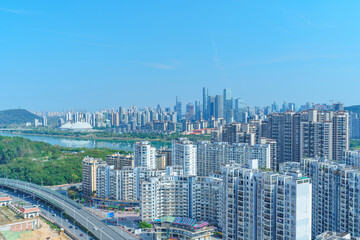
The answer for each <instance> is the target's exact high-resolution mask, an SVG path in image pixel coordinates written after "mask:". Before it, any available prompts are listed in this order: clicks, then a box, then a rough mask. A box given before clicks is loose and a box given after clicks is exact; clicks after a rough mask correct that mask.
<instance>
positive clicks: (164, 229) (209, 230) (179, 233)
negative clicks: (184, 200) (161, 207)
mask: <svg viewBox="0 0 360 240" xmlns="http://www.w3.org/2000/svg"><path fill="white" fill-rule="evenodd" d="M215 231H216V228H215V227H213V226H211V225H209V223H208V222H204V221H199V220H197V219H193V218H186V217H167V216H165V217H162V218H160V219H156V220H155V222H154V224H153V225H152V228H151V231H150V232H145V233H142V234H141V235H140V237H141V238H142V239H152V240H168V239H171V240H180V239H186V240H199V239H202V240H211V239H213V238H212V235H213V234H214V232H215Z"/></svg>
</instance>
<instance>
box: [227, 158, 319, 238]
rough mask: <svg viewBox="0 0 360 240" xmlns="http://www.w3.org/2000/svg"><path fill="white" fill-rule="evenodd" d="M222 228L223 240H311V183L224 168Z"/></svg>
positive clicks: (252, 165) (253, 166) (249, 169)
mask: <svg viewBox="0 0 360 240" xmlns="http://www.w3.org/2000/svg"><path fill="white" fill-rule="evenodd" d="M223 193H224V194H223V195H222V197H223V208H224V210H223V215H222V227H223V236H224V239H225V240H235V239H236V240H237V239H254V240H255V239H265V240H271V239H308V240H310V239H312V238H311V182H310V179H308V178H304V177H299V175H295V174H293V175H280V174H277V173H273V172H263V171H260V170H259V169H258V166H257V161H256V160H250V161H249V164H248V166H244V167H241V166H239V165H228V166H225V167H224V168H223Z"/></svg>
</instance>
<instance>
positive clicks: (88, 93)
mask: <svg viewBox="0 0 360 240" xmlns="http://www.w3.org/2000/svg"><path fill="white" fill-rule="evenodd" d="M359 5H360V3H359V2H357V1H347V2H345V3H344V2H331V3H328V2H326V3H325V2H316V3H312V4H311V5H307V6H306V5H305V4H303V3H301V2H287V1H281V2H277V3H269V2H266V1H257V2H252V1H227V2H224V3H222V4H217V3H216V2H215V1H207V2H206V4H203V3H201V2H193V1H192V2H190V1H188V2H186V1H185V2H184V1H171V2H166V3H163V2H156V1H155V2H151V3H149V2H131V3H129V2H127V3H119V2H117V1H108V2H106V3H102V4H96V3H87V5H84V4H83V3H80V2H79V3H74V2H72V1H63V2H61V6H59V5H58V4H57V3H56V2H51V3H49V2H48V1H39V2H36V3H29V2H27V1H11V2H7V3H2V4H1V5H0V21H1V22H5V23H6V24H4V25H3V26H2V28H3V30H2V31H1V33H0V51H1V52H2V55H1V58H0V66H1V67H0V76H1V78H2V80H3V85H2V90H3V93H2V95H1V97H0V102H1V104H0V109H10V108H18V107H19V106H20V107H22V108H26V109H30V110H51V109H54V110H63V109H69V108H70V109H71V108H75V109H87V110H91V111H94V110H98V109H101V108H113V107H117V106H118V105H125V106H129V105H134V104H135V105H138V106H141V105H144V103H146V104H147V105H152V106H155V105H156V104H158V103H159V104H161V105H162V106H165V105H170V104H171V105H170V106H172V105H173V104H172V103H173V101H174V98H175V96H181V97H182V100H183V102H190V101H195V100H201V96H199V92H200V91H201V88H202V87H203V86H207V87H209V91H210V92H211V93H212V94H215V93H217V92H218V91H217V90H216V89H219V90H220V89H224V88H231V89H232V94H233V96H238V97H241V98H243V99H244V100H245V101H246V102H247V103H249V104H251V105H259V106H264V105H266V104H268V103H271V102H273V101H276V102H282V101H284V100H287V101H288V102H295V103H297V104H299V103H302V102H306V101H312V102H322V103H325V102H329V100H331V99H334V100H335V101H340V102H344V104H345V106H349V105H356V104H357V100H356V98H355V96H356V95H357V89H358V88H359V87H360V85H359V84H360V82H359V81H358V78H359V75H360V73H359V70H358V67H357V66H358V65H359V59H358V58H357V56H358V55H359V50H358V48H357V46H358V42H359V38H360V35H359V33H358V32H356V31H353V29H354V28H355V29H356V28H357V26H358V25H359V23H360V19H359V17H356V16H357V12H356V9H358V7H359ZM344 12H346V14H344ZM199 16H201V18H200V17H199ZM320 89H321V90H320ZM169 103H170V104H169Z"/></svg>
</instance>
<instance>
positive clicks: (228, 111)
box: [223, 89, 234, 123]
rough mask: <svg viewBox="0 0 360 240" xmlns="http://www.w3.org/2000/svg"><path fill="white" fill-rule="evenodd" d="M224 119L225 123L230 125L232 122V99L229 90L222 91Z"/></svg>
mask: <svg viewBox="0 0 360 240" xmlns="http://www.w3.org/2000/svg"><path fill="white" fill-rule="evenodd" d="M223 96H224V99H223V103H224V107H223V108H224V118H225V120H226V122H227V123H232V122H233V121H234V118H233V109H232V108H233V99H232V97H231V90H230V89H224V94H223Z"/></svg>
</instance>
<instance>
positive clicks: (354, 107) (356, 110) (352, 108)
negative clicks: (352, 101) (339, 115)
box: [344, 105, 360, 114]
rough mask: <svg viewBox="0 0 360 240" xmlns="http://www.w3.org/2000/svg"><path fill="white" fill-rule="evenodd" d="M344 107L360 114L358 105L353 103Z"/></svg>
mask: <svg viewBox="0 0 360 240" xmlns="http://www.w3.org/2000/svg"><path fill="white" fill-rule="evenodd" d="M344 109H345V110H347V111H349V112H354V113H359V114H360V105H353V106H349V107H345V108H344Z"/></svg>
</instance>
